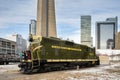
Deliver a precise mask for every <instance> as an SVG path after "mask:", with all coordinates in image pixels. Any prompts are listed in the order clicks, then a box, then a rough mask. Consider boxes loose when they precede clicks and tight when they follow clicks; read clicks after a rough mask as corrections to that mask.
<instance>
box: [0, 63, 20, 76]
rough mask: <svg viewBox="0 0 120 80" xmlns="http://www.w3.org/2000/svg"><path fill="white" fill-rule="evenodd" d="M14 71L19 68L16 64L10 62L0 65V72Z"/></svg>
mask: <svg viewBox="0 0 120 80" xmlns="http://www.w3.org/2000/svg"><path fill="white" fill-rule="evenodd" d="M11 70H12V71H16V70H19V68H18V64H13V63H11V64H10V65H0V74H1V73H4V72H8V71H11Z"/></svg>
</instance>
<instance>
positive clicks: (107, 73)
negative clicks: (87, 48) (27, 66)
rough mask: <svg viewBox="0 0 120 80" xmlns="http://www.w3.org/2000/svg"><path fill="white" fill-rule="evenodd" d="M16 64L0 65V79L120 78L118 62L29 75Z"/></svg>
mask: <svg viewBox="0 0 120 80" xmlns="http://www.w3.org/2000/svg"><path fill="white" fill-rule="evenodd" d="M17 65H18V64H11V65H0V80H120V63H114V64H113V63H112V64H107V65H103V64H101V65H100V66H96V67H90V68H80V69H79V70H64V71H52V72H46V73H34V74H30V75H27V74H21V73H20V72H19V68H18V67H17Z"/></svg>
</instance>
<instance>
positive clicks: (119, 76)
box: [65, 63, 120, 80]
mask: <svg viewBox="0 0 120 80" xmlns="http://www.w3.org/2000/svg"><path fill="white" fill-rule="evenodd" d="M66 73H69V74H72V75H75V76H69V77H67V78H66V79H65V80H120V63H117V64H112V65H108V66H101V67H94V68H89V69H83V70H81V69H80V70H74V71H69V72H66Z"/></svg>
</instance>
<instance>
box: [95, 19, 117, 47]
mask: <svg viewBox="0 0 120 80" xmlns="http://www.w3.org/2000/svg"><path fill="white" fill-rule="evenodd" d="M116 32H117V18H115V19H114V18H107V19H106V21H99V22H96V48H97V49H114V48H115V33H116Z"/></svg>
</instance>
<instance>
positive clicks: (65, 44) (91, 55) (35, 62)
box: [19, 35, 99, 73]
mask: <svg viewBox="0 0 120 80" xmlns="http://www.w3.org/2000/svg"><path fill="white" fill-rule="evenodd" d="M29 41H30V46H29V48H30V49H29V50H27V51H24V52H23V58H22V61H21V63H20V64H19V67H20V68H21V70H20V71H21V72H23V73H31V72H32V71H33V70H37V71H42V70H51V69H64V68H69V67H73V66H77V65H78V66H92V65H99V58H98V57H97V56H96V54H95V48H90V47H88V46H85V45H80V44H76V43H74V42H71V41H67V40H61V39H59V38H53V37H51V38H47V37H40V36H32V35H31V36H30V39H29Z"/></svg>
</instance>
